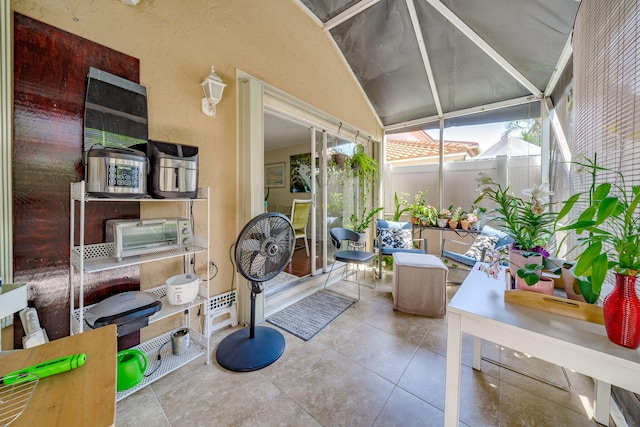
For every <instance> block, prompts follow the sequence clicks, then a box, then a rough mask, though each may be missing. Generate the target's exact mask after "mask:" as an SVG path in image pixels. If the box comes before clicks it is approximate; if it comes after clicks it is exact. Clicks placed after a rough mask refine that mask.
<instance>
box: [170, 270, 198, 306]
mask: <svg viewBox="0 0 640 427" xmlns="http://www.w3.org/2000/svg"><path fill="white" fill-rule="evenodd" d="M200 283H202V279H200V278H199V277H198V276H196V275H195V274H179V275H177V276H173V277H170V278H168V279H167V280H166V282H164V284H165V287H166V289H167V301H169V304H171V305H182V304H189V303H190V302H192V301H193V300H194V299H196V297H197V296H198V289H199V287H200Z"/></svg>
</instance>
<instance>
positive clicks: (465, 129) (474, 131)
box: [427, 123, 505, 151]
mask: <svg viewBox="0 0 640 427" xmlns="http://www.w3.org/2000/svg"><path fill="white" fill-rule="evenodd" d="M504 125H505V123H487V124H483V125H474V126H460V127H449V128H446V129H445V130H444V139H445V140H447V141H468V142H477V143H479V144H480V148H481V150H482V151H484V150H486V149H487V147H490V146H491V145H493V144H495V143H496V142H498V141H499V140H500V136H501V135H502V133H503V132H504V131H505V127H504ZM427 133H428V134H429V136H431V137H432V138H435V139H436V140H437V139H438V138H439V137H440V136H439V133H440V131H439V130H438V129H432V130H428V131H427Z"/></svg>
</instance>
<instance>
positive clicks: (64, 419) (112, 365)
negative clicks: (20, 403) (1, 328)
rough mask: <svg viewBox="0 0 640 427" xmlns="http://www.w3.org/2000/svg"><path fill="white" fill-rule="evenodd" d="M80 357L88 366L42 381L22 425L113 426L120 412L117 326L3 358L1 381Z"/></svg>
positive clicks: (21, 418)
mask: <svg viewBox="0 0 640 427" xmlns="http://www.w3.org/2000/svg"><path fill="white" fill-rule="evenodd" d="M76 353H85V354H86V355H87V359H86V362H85V363H84V365H82V366H80V367H78V368H76V369H73V370H71V371H67V372H63V373H60V374H56V375H52V376H49V377H44V378H40V380H39V381H38V385H37V386H36V389H35V391H34V393H33V396H32V398H31V401H30V402H29V404H28V405H27V407H26V408H25V410H24V412H23V413H22V415H20V416H19V417H18V418H17V419H16V420H15V421H14V422H13V423H12V424H11V427H18V426H29V427H31V426H50V427H54V426H61V427H62V426H64V427H71V426H94V427H101V426H113V425H114V424H115V412H116V353H117V341H116V326H115V325H108V326H105V327H102V328H98V329H93V330H88V331H86V332H83V333H81V334H76V335H72V336H70V337H65V338H60V339H57V340H54V341H50V342H48V343H46V344H42V345H39V346H36V347H32V348H29V349H25V350H19V351H16V352H12V353H8V354H6V355H4V356H2V357H0V376H1V375H4V374H7V373H10V372H14V371H17V370H19V369H24V368H26V367H29V366H32V365H35V364H38V363H42V362H45V361H47V360H52V359H57V358H60V357H64V356H69V355H72V354H76Z"/></svg>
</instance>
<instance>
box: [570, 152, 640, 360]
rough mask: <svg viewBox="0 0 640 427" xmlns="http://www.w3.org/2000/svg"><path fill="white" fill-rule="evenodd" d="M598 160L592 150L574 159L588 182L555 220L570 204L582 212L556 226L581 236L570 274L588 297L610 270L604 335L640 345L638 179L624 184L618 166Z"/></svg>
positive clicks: (593, 296) (599, 288) (594, 299)
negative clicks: (601, 175) (603, 178)
mask: <svg viewBox="0 0 640 427" xmlns="http://www.w3.org/2000/svg"><path fill="white" fill-rule="evenodd" d="M596 160H597V157H595V156H594V159H593V160H586V161H585V162H574V163H575V164H576V165H578V167H579V168H582V169H583V170H586V171H588V172H589V173H590V174H591V182H592V185H591V187H590V189H589V191H587V192H584V193H578V194H574V195H572V196H571V197H570V198H569V199H568V200H567V201H566V202H565V204H564V207H563V209H562V210H561V211H560V213H559V215H558V221H561V220H562V219H563V218H564V217H565V216H566V215H567V214H568V213H569V212H570V211H571V210H572V208H573V207H574V206H576V207H578V206H579V208H580V211H581V212H582V213H581V214H580V215H579V216H578V217H577V218H576V219H575V220H573V221H570V222H569V223H568V224H567V225H565V226H564V227H560V228H558V230H565V231H575V232H576V234H577V235H578V236H579V237H578V238H577V241H576V247H575V248H574V249H582V252H581V253H580V254H579V255H578V256H577V257H576V264H575V266H574V275H575V277H576V281H577V282H578V286H579V289H580V291H581V293H582V295H583V296H584V298H585V300H586V301H587V302H589V303H595V302H597V300H598V298H599V296H600V293H601V291H602V285H603V283H604V281H605V279H606V276H607V273H608V272H609V271H611V270H612V271H613V272H614V275H615V287H614V289H613V291H612V292H611V293H609V294H608V295H607V296H606V297H605V298H604V301H603V305H602V307H603V314H604V321H605V328H606V330H607V336H608V337H609V340H611V341H612V342H614V343H616V344H619V345H621V346H623V347H628V348H638V347H640V300H638V295H637V292H636V286H635V282H636V276H637V275H638V271H639V270H640V216H639V215H638V213H637V208H638V204H639V203H640V185H633V186H627V185H626V183H625V180H624V176H623V175H622V174H621V173H620V172H618V171H615V170H610V169H607V168H603V167H600V166H598V165H597V163H596ZM597 172H606V173H608V174H609V175H614V176H616V177H617V181H616V183H613V184H612V183H609V182H603V183H600V184H597V179H596V173H597ZM585 198H586V200H583V199H585Z"/></svg>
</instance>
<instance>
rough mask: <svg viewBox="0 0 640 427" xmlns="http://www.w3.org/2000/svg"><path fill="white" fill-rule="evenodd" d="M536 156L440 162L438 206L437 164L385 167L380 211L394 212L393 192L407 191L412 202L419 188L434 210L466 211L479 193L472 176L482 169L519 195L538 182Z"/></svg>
mask: <svg viewBox="0 0 640 427" xmlns="http://www.w3.org/2000/svg"><path fill="white" fill-rule="evenodd" d="M540 164H541V163H540V156H527V157H510V158H507V157H502V158H498V159H486V160H475V161H464V162H452V163H445V164H444V179H443V182H444V186H443V187H444V188H443V206H440V202H439V197H440V191H439V185H438V176H439V168H438V165H437V164H427V165H419V166H399V167H398V166H396V167H391V166H389V165H388V166H387V167H386V170H385V172H384V180H383V182H384V184H383V185H384V187H383V193H384V201H385V203H384V212H385V214H386V215H391V214H393V212H394V208H395V207H394V203H393V195H394V192H395V193H397V194H398V196H400V193H408V194H409V195H410V196H409V203H412V202H413V197H414V195H415V194H417V193H418V192H419V191H421V190H427V192H426V194H425V197H424V199H425V201H426V204H427V205H431V206H435V207H436V208H438V209H441V208H446V207H449V205H453V206H454V207H457V206H460V207H462V209H463V210H465V211H468V210H469V209H470V208H471V205H472V204H473V202H474V200H475V199H476V198H477V197H478V196H479V195H480V193H479V192H478V191H476V188H477V182H476V178H477V177H478V175H479V173H480V172H485V173H487V174H489V175H490V176H492V177H493V178H494V179H495V180H496V181H497V182H500V183H501V184H503V185H504V183H508V184H511V187H512V189H513V192H514V194H515V195H516V196H520V195H521V191H522V190H523V189H525V188H531V187H532V186H533V185H535V184H539V183H540V177H541V173H540ZM480 205H481V206H484V207H487V208H491V207H492V206H490V205H489V204H488V203H487V202H482V203H480ZM408 218H409V215H408V214H407V215H404V216H403V217H402V219H403V220H407V219H408Z"/></svg>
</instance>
